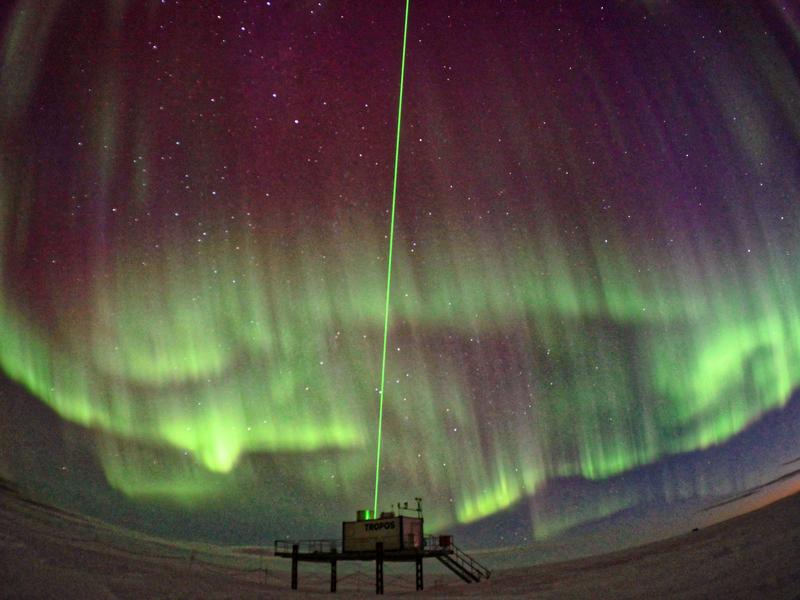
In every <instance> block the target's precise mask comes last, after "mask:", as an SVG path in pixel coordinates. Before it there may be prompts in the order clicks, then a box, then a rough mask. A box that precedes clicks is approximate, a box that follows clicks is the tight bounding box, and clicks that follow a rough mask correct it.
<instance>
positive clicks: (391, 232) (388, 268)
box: [372, 0, 411, 514]
mask: <svg viewBox="0 0 800 600" xmlns="http://www.w3.org/2000/svg"><path fill="white" fill-rule="evenodd" d="M410 3H411V0H406V14H405V19H404V21H403V58H402V61H401V63H400V96H399V98H398V100H397V136H396V138H395V146H394V178H393V180H392V216H391V219H390V221H389V259H388V261H387V266H386V306H385V307H384V311H383V352H382V353H381V389H380V392H379V394H378V396H379V400H380V405H379V407H378V448H377V452H376V457H375V501H374V502H373V505H372V509H373V511H374V514H377V513H378V484H379V483H380V478H381V443H382V439H383V395H384V394H383V392H384V387H385V384H386V340H387V339H388V338H389V295H390V293H391V289H392V250H393V248H394V215H395V207H396V205H397V165H398V163H399V161H400V120H401V119H402V117H403V82H404V81H405V75H406V40H407V38H408V10H409V5H410Z"/></svg>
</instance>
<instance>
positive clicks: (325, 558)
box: [275, 536, 491, 594]
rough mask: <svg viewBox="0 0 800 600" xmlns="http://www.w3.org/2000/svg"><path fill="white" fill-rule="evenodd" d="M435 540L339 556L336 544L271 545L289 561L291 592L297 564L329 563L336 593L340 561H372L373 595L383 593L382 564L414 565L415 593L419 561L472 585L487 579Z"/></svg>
mask: <svg viewBox="0 0 800 600" xmlns="http://www.w3.org/2000/svg"><path fill="white" fill-rule="evenodd" d="M439 539H440V538H439V536H428V537H426V538H424V543H423V547H422V548H419V549H417V548H412V549H406V550H394V551H384V550H383V545H382V544H380V543H379V544H377V546H376V548H375V550H369V551H362V552H343V551H342V549H341V547H342V546H341V542H340V541H339V540H302V541H286V540H276V541H275V556H277V557H281V558H290V559H292V589H293V590H296V589H297V584H298V564H299V563H301V562H315V563H329V564H330V565H331V592H335V591H336V564H337V563H338V562H340V561H344V560H347V561H354V560H357V561H373V560H374V561H375V593H376V594H382V593H383V563H384V562H413V563H415V565H416V584H417V585H416V589H417V590H422V589H423V579H422V561H423V560H424V559H426V558H435V559H437V560H438V561H439V562H440V563H442V564H443V565H444V566H446V567H447V568H448V569H450V570H451V571H452V572H453V573H455V574H456V575H457V576H458V577H460V578H461V579H462V580H463V581H465V582H467V583H473V582H478V581H481V579H488V578H489V577H490V576H491V571H490V570H489V569H487V568H486V567H484V566H483V565H482V564H480V563H479V562H478V561H476V560H475V559H474V558H472V557H470V556H469V555H467V554H465V553H464V552H462V551H461V550H459V549H458V548H457V547H456V546H455V545H454V544H452V543H449V544H448V545H444V546H443V545H440V543H439Z"/></svg>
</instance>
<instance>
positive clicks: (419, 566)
mask: <svg viewBox="0 0 800 600" xmlns="http://www.w3.org/2000/svg"><path fill="white" fill-rule="evenodd" d="M421 590H422V557H421V556H418V557H417V591H421Z"/></svg>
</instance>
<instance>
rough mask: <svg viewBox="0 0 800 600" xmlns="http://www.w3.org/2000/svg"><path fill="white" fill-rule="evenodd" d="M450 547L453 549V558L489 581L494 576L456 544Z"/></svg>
mask: <svg viewBox="0 0 800 600" xmlns="http://www.w3.org/2000/svg"><path fill="white" fill-rule="evenodd" d="M450 547H451V548H452V549H453V556H454V557H456V558H457V559H459V560H460V561H461V562H464V563H466V564H467V565H469V567H470V568H471V569H472V570H473V571H477V572H478V573H480V574H481V575H483V576H484V577H486V578H487V579H488V578H489V576H490V575H491V574H492V572H491V571H490V570H489V569H488V568H487V567H486V566H484V565H482V564H481V563H480V562H478V561H477V560H475V559H474V558H472V557H471V556H470V555H469V554H467V553H466V552H464V551H463V550H461V549H460V548H459V547H458V546H456V545H455V544H451V545H450Z"/></svg>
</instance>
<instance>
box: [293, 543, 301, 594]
mask: <svg viewBox="0 0 800 600" xmlns="http://www.w3.org/2000/svg"><path fill="white" fill-rule="evenodd" d="M299 553H300V546H299V545H298V544H293V545H292V589H293V590H296V589H297V555H298V554H299Z"/></svg>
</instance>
